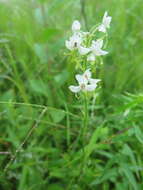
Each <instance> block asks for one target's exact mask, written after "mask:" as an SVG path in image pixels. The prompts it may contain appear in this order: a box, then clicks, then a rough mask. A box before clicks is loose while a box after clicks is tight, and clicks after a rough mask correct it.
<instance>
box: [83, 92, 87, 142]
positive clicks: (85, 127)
mask: <svg viewBox="0 0 143 190" xmlns="http://www.w3.org/2000/svg"><path fill="white" fill-rule="evenodd" d="M87 127H88V97H87V94H84V120H83V140H84V141H86V132H87ZM83 144H84V143H83Z"/></svg>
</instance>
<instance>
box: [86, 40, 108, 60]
mask: <svg viewBox="0 0 143 190" xmlns="http://www.w3.org/2000/svg"><path fill="white" fill-rule="evenodd" d="M102 46H103V40H101V39H99V40H97V41H94V40H93V41H92V45H91V47H90V50H91V53H90V54H89V55H88V57H87V60H88V61H95V59H96V56H101V55H106V54H108V52H107V51H104V50H102V49H101V48H102Z"/></svg>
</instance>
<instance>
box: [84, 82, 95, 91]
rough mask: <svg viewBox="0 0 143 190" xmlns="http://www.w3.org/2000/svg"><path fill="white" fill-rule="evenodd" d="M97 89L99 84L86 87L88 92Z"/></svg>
mask: <svg viewBox="0 0 143 190" xmlns="http://www.w3.org/2000/svg"><path fill="white" fill-rule="evenodd" d="M96 87H97V84H89V85H86V87H85V90H86V91H94V90H95V89H96Z"/></svg>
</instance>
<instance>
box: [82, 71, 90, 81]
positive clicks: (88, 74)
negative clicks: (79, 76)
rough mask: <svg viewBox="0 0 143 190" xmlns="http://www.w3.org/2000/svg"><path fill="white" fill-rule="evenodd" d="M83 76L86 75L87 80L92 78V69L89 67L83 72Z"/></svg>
mask: <svg viewBox="0 0 143 190" xmlns="http://www.w3.org/2000/svg"><path fill="white" fill-rule="evenodd" d="M83 76H84V77H85V78H86V79H87V80H90V78H91V72H90V69H87V70H86V71H85V72H84V73H83Z"/></svg>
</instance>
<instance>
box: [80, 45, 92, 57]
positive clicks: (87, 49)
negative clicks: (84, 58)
mask: <svg viewBox="0 0 143 190" xmlns="http://www.w3.org/2000/svg"><path fill="white" fill-rule="evenodd" d="M78 51H79V53H80V54H81V55H86V54H87V53H89V52H90V49H89V48H85V47H82V46H80V47H79V48H78Z"/></svg>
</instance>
